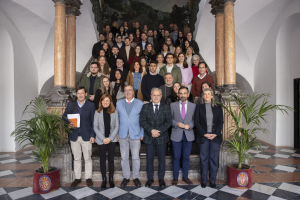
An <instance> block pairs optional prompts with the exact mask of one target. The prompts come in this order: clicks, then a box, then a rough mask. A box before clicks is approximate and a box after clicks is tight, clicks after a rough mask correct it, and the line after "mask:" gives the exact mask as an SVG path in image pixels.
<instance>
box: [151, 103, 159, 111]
mask: <svg viewBox="0 0 300 200" xmlns="http://www.w3.org/2000/svg"><path fill="white" fill-rule="evenodd" d="M152 104H153V112H154V113H155V108H156V106H155V104H154V103H152ZM157 105H158V106H157V109H158V110H159V106H160V102H159V103H158V104H157Z"/></svg>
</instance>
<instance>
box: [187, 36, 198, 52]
mask: <svg viewBox="0 0 300 200" xmlns="http://www.w3.org/2000/svg"><path fill="white" fill-rule="evenodd" d="M186 39H187V41H189V43H190V46H191V47H193V49H194V52H195V54H199V51H200V50H199V46H198V43H197V42H196V41H195V40H193V34H192V33H191V32H188V33H187V34H186Z"/></svg>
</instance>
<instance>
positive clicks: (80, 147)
mask: <svg viewBox="0 0 300 200" xmlns="http://www.w3.org/2000/svg"><path fill="white" fill-rule="evenodd" d="M76 95H77V100H76V101H72V102H69V103H68V104H67V108H66V110H65V112H64V114H63V119H64V120H65V122H66V123H68V124H70V126H71V127H73V123H71V122H70V121H69V120H68V119H67V117H68V114H79V115H80V127H77V126H76V125H75V127H77V128H75V129H74V128H71V132H72V133H70V134H69V139H70V141H71V149H72V153H73V155H74V174H75V180H74V182H73V183H72V184H71V187H76V186H77V185H78V184H79V183H80V182H81V167H82V166H81V155H82V153H83V157H84V161H85V179H86V183H87V186H88V187H91V186H93V182H92V167H93V165H92V158H91V156H92V143H94V142H95V137H96V134H95V132H94V129H93V123H94V115H95V105H94V103H92V102H90V101H87V100H86V99H85V98H86V96H87V90H86V89H85V88H84V87H83V86H80V87H78V88H77V89H76Z"/></svg>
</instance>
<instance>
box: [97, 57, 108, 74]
mask: <svg viewBox="0 0 300 200" xmlns="http://www.w3.org/2000/svg"><path fill="white" fill-rule="evenodd" d="M98 63H99V65H100V68H99V73H100V74H101V75H103V76H106V77H107V78H110V70H111V69H110V67H109V65H108V63H107V59H106V57H104V56H99V58H98Z"/></svg>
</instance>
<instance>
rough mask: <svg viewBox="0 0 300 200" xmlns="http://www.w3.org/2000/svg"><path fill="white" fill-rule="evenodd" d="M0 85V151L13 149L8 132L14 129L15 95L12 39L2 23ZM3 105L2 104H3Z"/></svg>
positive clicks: (0, 35) (12, 141)
mask: <svg viewBox="0 0 300 200" xmlns="http://www.w3.org/2000/svg"><path fill="white" fill-rule="evenodd" d="M0 44H1V45H0V66H1V67H0V74H2V77H1V79H0V85H2V86H4V87H2V94H5V95H4V96H2V98H0V105H2V108H1V112H0V133H1V140H0V152H13V151H15V142H14V138H12V137H10V133H11V132H12V131H13V130H14V129H15V104H14V103H15V102H14V99H15V95H14V90H15V89H14V51H13V43H12V39H11V37H10V35H9V33H8V31H7V30H6V29H5V27H4V26H3V25H1V24H0ZM3 105H4V106H3Z"/></svg>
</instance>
